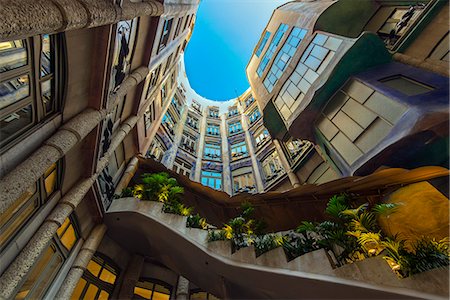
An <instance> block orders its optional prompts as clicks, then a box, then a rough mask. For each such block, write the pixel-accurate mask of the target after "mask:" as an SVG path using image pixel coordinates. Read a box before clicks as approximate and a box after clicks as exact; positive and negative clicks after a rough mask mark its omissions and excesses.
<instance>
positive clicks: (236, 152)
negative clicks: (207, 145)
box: [231, 141, 248, 160]
mask: <svg viewBox="0 0 450 300" xmlns="http://www.w3.org/2000/svg"><path fill="white" fill-rule="evenodd" d="M246 156H248V152H247V144H246V143H245V141H242V142H239V143H236V144H233V145H231V159H232V160H236V159H240V158H243V157H246Z"/></svg>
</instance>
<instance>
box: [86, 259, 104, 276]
mask: <svg viewBox="0 0 450 300" xmlns="http://www.w3.org/2000/svg"><path fill="white" fill-rule="evenodd" d="M101 268H102V266H100V265H99V264H98V263H96V262H95V261H93V260H91V261H90V262H89V264H88V266H87V269H88V271H89V272H91V273H92V274H93V275H94V276H95V277H98V274H99V273H100V269H101Z"/></svg>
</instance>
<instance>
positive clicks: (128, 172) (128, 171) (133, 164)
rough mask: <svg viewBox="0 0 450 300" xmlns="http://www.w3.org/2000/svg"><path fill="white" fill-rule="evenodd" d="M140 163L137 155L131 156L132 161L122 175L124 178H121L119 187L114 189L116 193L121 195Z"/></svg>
mask: <svg viewBox="0 0 450 300" xmlns="http://www.w3.org/2000/svg"><path fill="white" fill-rule="evenodd" d="M138 164H139V159H138V158H137V157H136V156H134V157H133V158H131V160H130V162H129V163H128V165H127V168H126V169H125V172H124V173H123V175H122V178H120V181H119V183H118V184H117V187H116V189H115V191H114V194H115V195H120V194H121V193H122V190H123V189H124V188H126V187H127V186H128V184H129V183H130V181H131V178H133V176H134V174H135V173H136V170H137V168H138Z"/></svg>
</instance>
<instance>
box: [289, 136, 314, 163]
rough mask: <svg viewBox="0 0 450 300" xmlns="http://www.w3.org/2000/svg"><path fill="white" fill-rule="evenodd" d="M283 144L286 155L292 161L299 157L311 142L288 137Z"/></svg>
mask: <svg viewBox="0 0 450 300" xmlns="http://www.w3.org/2000/svg"><path fill="white" fill-rule="evenodd" d="M284 144H285V147H286V152H287V154H288V157H289V158H290V159H291V160H292V161H294V160H297V159H299V158H301V157H302V154H304V153H305V151H306V150H307V149H308V148H309V147H310V146H311V143H310V142H308V141H302V140H296V139H293V138H290V139H289V140H288V141H287V142H285V143H284Z"/></svg>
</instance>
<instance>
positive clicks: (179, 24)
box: [174, 17, 183, 38]
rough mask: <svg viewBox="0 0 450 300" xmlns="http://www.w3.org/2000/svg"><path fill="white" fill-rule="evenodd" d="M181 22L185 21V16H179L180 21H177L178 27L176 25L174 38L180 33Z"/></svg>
mask: <svg viewBox="0 0 450 300" xmlns="http://www.w3.org/2000/svg"><path fill="white" fill-rule="evenodd" d="M181 23H183V17H181V18H178V21H177V27H175V34H174V38H176V37H177V36H178V35H179V34H180V29H181Z"/></svg>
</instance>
